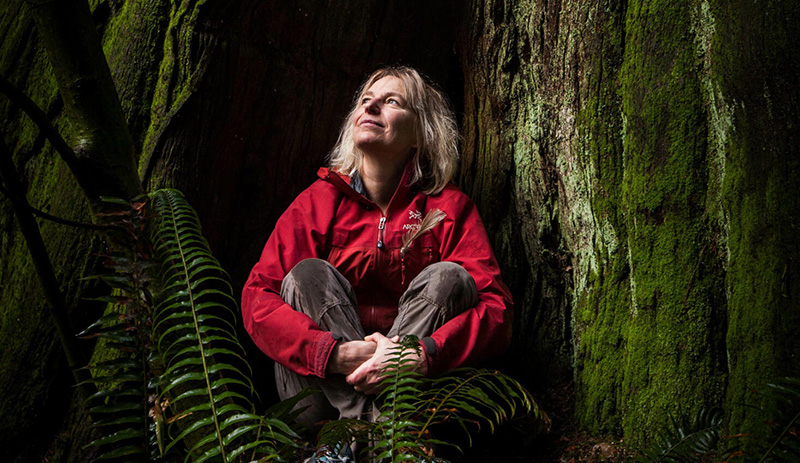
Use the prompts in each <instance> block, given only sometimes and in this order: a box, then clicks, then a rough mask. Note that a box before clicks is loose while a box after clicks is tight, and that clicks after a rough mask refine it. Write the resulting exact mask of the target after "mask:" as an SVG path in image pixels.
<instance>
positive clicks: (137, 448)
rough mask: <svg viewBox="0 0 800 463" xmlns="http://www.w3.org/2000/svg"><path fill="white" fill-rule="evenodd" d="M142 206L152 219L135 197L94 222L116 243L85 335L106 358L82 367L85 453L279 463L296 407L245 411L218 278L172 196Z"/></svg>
mask: <svg viewBox="0 0 800 463" xmlns="http://www.w3.org/2000/svg"><path fill="white" fill-rule="evenodd" d="M150 203H152V214H151V213H150V212H149V211H150V208H148V207H146V206H149V205H150V204H147V203H146V202H144V201H141V202H136V203H134V204H132V205H131V204H128V203H127V202H125V201H116V204H117V209H115V210H113V211H111V212H108V213H104V214H101V216H106V217H109V218H110V219H113V223H114V225H115V226H116V227H117V231H118V233H115V234H112V235H114V236H116V235H117V234H118V235H119V237H118V238H115V239H114V240H111V243H110V246H111V249H113V250H112V251H109V252H108V255H107V256H106V260H107V262H106V263H107V267H109V268H110V269H113V270H114V273H113V274H109V275H102V276H98V277H97V278H99V279H101V280H103V281H105V282H106V283H108V284H109V285H110V286H111V287H112V288H113V289H114V295H113V296H110V297H107V298H103V300H104V301H105V302H109V303H112V304H113V308H112V309H111V310H110V311H109V313H108V314H107V315H105V316H104V317H103V318H101V320H99V321H98V322H97V323H95V324H93V325H92V326H91V327H90V328H89V329H87V331H86V332H85V335H86V336H96V337H100V338H101V339H105V340H106V345H107V347H110V348H112V349H111V350H112V351H113V352H115V354H114V357H113V358H112V359H110V360H107V361H103V362H98V363H96V364H95V365H94V370H95V371H96V372H99V373H98V374H96V376H95V379H94V382H96V383H97V384H98V385H100V386H102V387H101V392H99V393H98V394H97V395H96V396H95V397H93V400H94V401H98V402H100V403H99V404H98V405H96V406H95V407H93V408H92V416H93V418H94V419H95V426H97V427H98V430H99V431H100V433H101V434H102V436H101V437H100V438H99V439H97V440H95V441H94V442H92V443H91V444H90V445H91V446H97V447H100V448H101V454H100V456H99V457H98V459H108V460H119V461H121V460H130V459H131V458H133V457H134V456H135V458H136V459H138V460H144V459H147V458H150V459H159V458H166V459H176V458H182V459H184V460H185V461H194V462H204V461H224V462H230V461H252V460H257V459H264V460H270V461H271V460H281V459H283V458H284V457H285V456H286V455H287V454H289V453H291V452H292V451H293V449H294V448H295V447H296V444H295V439H296V437H297V435H296V434H295V432H294V431H292V430H291V429H290V428H289V427H288V426H287V425H286V421H287V420H289V419H291V418H292V417H293V415H292V410H291V409H292V406H293V405H294V404H296V401H295V402H293V403H290V404H289V405H284V406H281V407H274V408H273V409H271V410H270V411H268V413H267V415H266V416H258V415H256V414H255V413H254V408H255V407H254V405H253V402H252V400H251V397H252V395H253V390H252V383H251V380H250V373H251V371H250V367H249V365H248V364H247V362H246V361H245V359H244V351H243V348H242V346H241V345H240V343H239V342H238V340H237V339H236V330H235V326H236V320H237V311H236V301H235V299H234V298H233V296H232V290H231V285H230V283H229V282H228V279H227V274H226V273H225V271H224V270H223V269H222V268H221V267H220V265H219V263H218V262H217V260H216V259H214V257H213V256H212V255H211V252H210V251H209V249H208V244H207V242H206V240H205V239H204V238H203V236H202V233H201V230H200V225H199V221H198V220H197V215H196V214H195V212H194V210H193V209H192V208H191V206H189V204H188V203H187V202H186V200H185V199H184V197H183V196H182V195H181V194H180V193H179V192H177V191H175V190H159V191H156V192H154V193H152V194H151V195H150ZM119 243H122V245H120V244H119ZM151 243H152V245H151ZM104 415H109V418H108V419H105V418H102V417H103V416H104ZM98 417H100V419H97V418H98Z"/></svg>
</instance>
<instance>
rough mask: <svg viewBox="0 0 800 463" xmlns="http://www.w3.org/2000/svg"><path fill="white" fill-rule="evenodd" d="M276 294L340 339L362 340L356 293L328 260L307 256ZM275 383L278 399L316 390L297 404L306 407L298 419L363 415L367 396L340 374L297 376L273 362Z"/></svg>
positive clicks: (314, 420) (308, 420) (312, 420)
mask: <svg viewBox="0 0 800 463" xmlns="http://www.w3.org/2000/svg"><path fill="white" fill-rule="evenodd" d="M281 297H282V298H283V300H284V301H286V303H287V304H289V305H291V306H292V307H293V308H294V309H295V310H297V311H299V312H303V313H305V314H306V315H308V316H309V317H311V319H312V320H314V323H316V324H317V325H319V326H320V328H322V329H324V330H327V331H330V332H332V333H333V334H334V336H336V337H338V338H340V339H341V340H343V341H356V340H363V339H364V337H365V334H364V329H363V328H362V327H361V321H360V320H359V318H358V310H357V307H358V306H357V304H356V298H355V294H354V293H353V289H352V287H351V286H350V283H349V282H348V281H347V279H346V278H345V277H344V276H342V274H341V273H339V271H337V270H336V269H335V268H334V267H333V266H332V265H331V264H330V263H328V262H327V261H324V260H321V259H306V260H303V261H301V262H300V263H298V264H297V265H296V266H295V267H294V268H293V269H292V270H291V271H290V272H289V273H288V274H287V275H286V277H284V279H283V284H282V285H281ZM275 381H276V382H277V386H278V395H279V396H280V398H281V399H287V398H290V397H293V396H294V395H296V394H297V393H299V392H300V391H302V390H303V389H304V388H307V387H310V388H313V389H317V390H319V391H321V392H320V393H318V394H314V395H312V396H310V397H307V398H306V399H303V400H302V401H301V402H300V404H299V406H300V407H303V406H308V409H307V410H306V411H304V412H303V413H302V414H301V415H300V417H298V421H300V422H301V423H304V424H307V425H313V424H315V423H318V422H320V421H324V420H330V419H337V418H362V417H363V416H365V411H366V410H368V409H369V406H370V405H371V403H372V402H371V400H370V399H369V398H368V397H367V396H366V395H365V394H362V393H360V392H357V391H356V390H355V389H353V386H351V385H349V384H347V383H346V382H345V379H344V376H342V375H332V376H330V377H327V378H317V377H313V376H301V375H298V374H297V373H295V372H293V371H291V370H289V369H288V368H286V367H284V366H283V365H280V364H278V363H276V364H275Z"/></svg>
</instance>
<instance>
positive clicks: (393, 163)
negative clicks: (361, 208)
mask: <svg viewBox="0 0 800 463" xmlns="http://www.w3.org/2000/svg"><path fill="white" fill-rule="evenodd" d="M407 160H408V156H398V157H397V158H394V159H385V158H382V159H376V158H374V157H372V156H369V155H367V154H364V157H363V159H362V161H361V169H360V173H361V181H362V182H363V183H364V189H365V190H366V192H367V197H368V198H369V199H370V200H371V201H372V202H374V203H375V204H377V205H378V207H380V208H381V210H382V211H383V212H384V213H386V208H387V207H389V201H390V200H391V199H392V195H394V192H395V190H397V185H399V184H400V179H401V178H402V177H403V169H404V167H405V164H406V161H407Z"/></svg>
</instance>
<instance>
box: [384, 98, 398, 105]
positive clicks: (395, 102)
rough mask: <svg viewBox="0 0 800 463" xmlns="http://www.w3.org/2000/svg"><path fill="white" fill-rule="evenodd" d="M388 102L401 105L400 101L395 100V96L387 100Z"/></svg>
mask: <svg viewBox="0 0 800 463" xmlns="http://www.w3.org/2000/svg"><path fill="white" fill-rule="evenodd" d="M386 102H387V103H389V104H392V105H399V104H400V102H399V101H397V100H395V99H394V98H389V99H388V100H386Z"/></svg>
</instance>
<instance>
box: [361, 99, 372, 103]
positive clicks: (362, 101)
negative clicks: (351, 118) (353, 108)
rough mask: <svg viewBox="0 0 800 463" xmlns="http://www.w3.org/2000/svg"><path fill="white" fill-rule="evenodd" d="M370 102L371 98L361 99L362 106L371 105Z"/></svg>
mask: <svg viewBox="0 0 800 463" xmlns="http://www.w3.org/2000/svg"><path fill="white" fill-rule="evenodd" d="M369 100H370V99H369V98H362V99H361V104H367V103H369Z"/></svg>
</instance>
